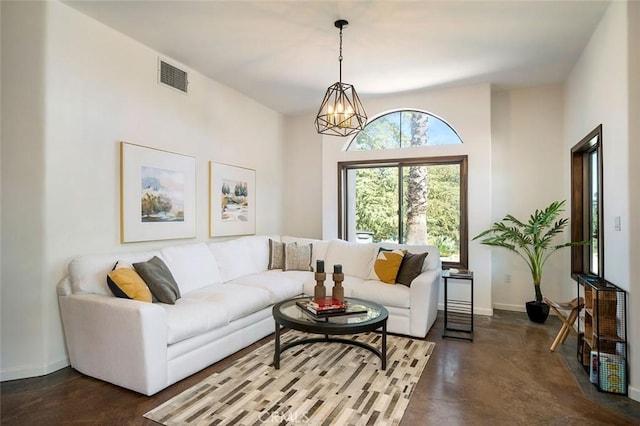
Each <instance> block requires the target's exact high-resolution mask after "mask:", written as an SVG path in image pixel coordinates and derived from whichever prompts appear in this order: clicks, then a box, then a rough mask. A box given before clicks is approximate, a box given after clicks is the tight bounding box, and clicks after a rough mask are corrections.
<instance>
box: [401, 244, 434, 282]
mask: <svg viewBox="0 0 640 426" xmlns="http://www.w3.org/2000/svg"><path fill="white" fill-rule="evenodd" d="M428 254H429V253H428V252H425V253H419V254H414V253H409V252H406V253H405V255H404V257H403V258H402V263H401V264H400V269H399V270H398V275H397V276H396V283H397V284H403V285H406V286H407V287H411V281H413V280H414V279H415V277H417V276H418V275H420V274H421V273H422V265H423V264H424V260H425V259H426V258H427V255H428Z"/></svg>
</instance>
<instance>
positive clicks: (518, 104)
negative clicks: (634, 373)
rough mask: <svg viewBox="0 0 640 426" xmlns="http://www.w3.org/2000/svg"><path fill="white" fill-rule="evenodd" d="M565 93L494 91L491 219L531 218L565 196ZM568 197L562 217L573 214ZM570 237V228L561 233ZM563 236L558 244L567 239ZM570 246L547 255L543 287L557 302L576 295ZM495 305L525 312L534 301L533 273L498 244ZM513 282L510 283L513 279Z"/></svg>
mask: <svg viewBox="0 0 640 426" xmlns="http://www.w3.org/2000/svg"><path fill="white" fill-rule="evenodd" d="M563 104H564V95H563V89H562V87H561V86H548V87H534V88H526V89H516V90H502V91H495V92H494V93H493V97H492V114H491V119H492V146H491V149H492V152H493V170H492V174H493V178H492V184H493V198H492V200H491V204H492V209H493V212H492V218H493V220H494V221H498V220H501V219H502V218H503V217H504V216H505V215H506V214H512V215H514V216H515V217H517V218H519V219H522V220H525V221H526V220H527V219H528V218H529V216H530V215H531V214H532V213H533V212H534V211H535V210H536V209H542V208H545V207H547V206H548V205H549V204H551V202H553V201H558V200H563V199H565V198H566V197H565V191H564V187H563V185H562V183H563V176H564V165H565V146H564V143H563V140H564V134H563V119H564V111H563ZM569 205H570V201H569V200H567V209H566V211H565V213H564V215H563V216H562V217H568V216H569ZM562 238H564V241H568V240H569V238H570V235H569V230H568V229H567V232H566V233H565V235H564V236H563V237H562ZM562 238H561V237H558V238H557V242H558V243H559V242H560V241H563V239H562ZM569 255H570V252H569V250H568V249H564V250H563V251H559V252H557V253H555V254H554V255H553V256H552V257H550V258H549V260H548V261H547V263H546V264H545V268H544V270H543V276H542V283H541V290H542V292H543V294H544V295H546V296H548V297H550V298H551V299H554V300H559V301H563V300H570V299H571V298H573V297H575V293H576V285H575V282H574V281H572V280H571V278H570V266H569ZM492 264H493V277H492V280H493V306H494V307H495V308H497V309H508V310H520V311H522V310H524V304H525V302H528V301H530V300H534V299H535V297H534V296H535V293H534V288H533V280H532V279H531V272H530V271H529V268H528V267H527V265H526V263H525V262H524V261H523V260H522V259H520V258H519V257H517V256H516V255H514V254H512V253H510V252H508V251H506V250H503V249H500V248H494V249H493V253H492ZM509 281H510V282H509Z"/></svg>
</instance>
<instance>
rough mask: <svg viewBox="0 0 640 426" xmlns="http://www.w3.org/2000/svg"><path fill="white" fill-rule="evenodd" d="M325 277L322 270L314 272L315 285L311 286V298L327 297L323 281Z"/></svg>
mask: <svg viewBox="0 0 640 426" xmlns="http://www.w3.org/2000/svg"><path fill="white" fill-rule="evenodd" d="M326 279H327V274H326V273H324V272H316V286H315V287H314V288H313V299H314V300H320V299H324V298H325V297H327V291H326V289H325V288H324V281H325V280H326Z"/></svg>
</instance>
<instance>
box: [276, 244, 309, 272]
mask: <svg viewBox="0 0 640 426" xmlns="http://www.w3.org/2000/svg"><path fill="white" fill-rule="evenodd" d="M283 269H284V270H285V271H312V270H313V269H311V244H308V245H297V244H296V243H293V244H285V245H284V268H283Z"/></svg>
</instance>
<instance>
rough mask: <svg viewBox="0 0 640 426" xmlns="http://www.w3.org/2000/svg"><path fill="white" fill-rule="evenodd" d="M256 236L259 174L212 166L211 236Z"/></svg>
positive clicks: (223, 166)
mask: <svg viewBox="0 0 640 426" xmlns="http://www.w3.org/2000/svg"><path fill="white" fill-rule="evenodd" d="M255 233H256V171H255V170H253V169H247V168H244V167H236V166H230V165H228V164H221V163H214V162H213V161H210V162H209V235H210V236H211V237H222V236H227V235H251V234H255Z"/></svg>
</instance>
